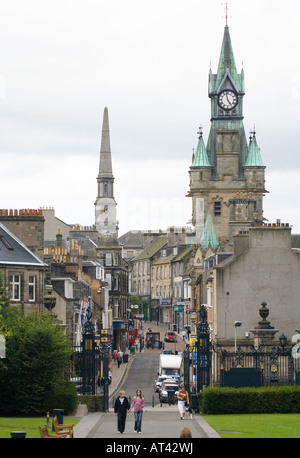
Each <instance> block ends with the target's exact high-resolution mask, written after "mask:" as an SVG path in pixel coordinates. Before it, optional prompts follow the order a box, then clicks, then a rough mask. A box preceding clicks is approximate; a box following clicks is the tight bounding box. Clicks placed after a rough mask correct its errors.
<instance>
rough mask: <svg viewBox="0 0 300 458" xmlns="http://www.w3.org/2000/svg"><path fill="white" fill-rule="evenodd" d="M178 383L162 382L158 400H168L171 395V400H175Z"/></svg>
mask: <svg viewBox="0 0 300 458" xmlns="http://www.w3.org/2000/svg"><path fill="white" fill-rule="evenodd" d="M179 389H180V388H179V385H178V383H174V382H172V381H171V382H166V381H165V382H163V383H162V385H161V388H160V391H159V400H160V402H161V403H162V402H168V400H169V398H170V397H172V399H173V401H174V402H176V401H177V395H178V393H179Z"/></svg>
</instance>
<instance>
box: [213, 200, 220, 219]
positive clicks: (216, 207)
mask: <svg viewBox="0 0 300 458" xmlns="http://www.w3.org/2000/svg"><path fill="white" fill-rule="evenodd" d="M214 214H215V216H221V202H215V203H214Z"/></svg>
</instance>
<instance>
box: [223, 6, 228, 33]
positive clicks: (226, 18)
mask: <svg viewBox="0 0 300 458" xmlns="http://www.w3.org/2000/svg"><path fill="white" fill-rule="evenodd" d="M222 5H224V3H222ZM228 11H229V6H228V2H226V3H225V20H226V24H225V27H228V17H229V16H228Z"/></svg>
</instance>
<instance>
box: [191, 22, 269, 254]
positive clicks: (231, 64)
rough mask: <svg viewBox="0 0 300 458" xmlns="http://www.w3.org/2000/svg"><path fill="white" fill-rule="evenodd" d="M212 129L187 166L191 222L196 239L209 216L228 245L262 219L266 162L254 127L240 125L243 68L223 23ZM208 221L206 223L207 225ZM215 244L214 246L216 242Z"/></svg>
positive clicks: (221, 245)
mask: <svg viewBox="0 0 300 458" xmlns="http://www.w3.org/2000/svg"><path fill="white" fill-rule="evenodd" d="M208 96H209V98H210V100H211V128H210V133H209V137H208V141H207V144H206V146H205V144H204V141H203V135H202V132H201V135H200V138H199V144H198V148H197V152H196V154H195V156H194V157H193V163H192V166H191V167H190V171H189V174H190V190H189V194H188V195H189V196H190V197H192V201H193V204H192V212H193V214H192V222H193V225H194V227H195V233H196V243H200V242H201V241H203V239H205V234H204V232H205V227H206V220H207V218H209V220H210V222H211V224H213V228H214V231H215V234H216V239H217V241H218V249H221V250H226V251H227V250H231V247H232V236H233V235H234V233H236V232H238V231H246V230H247V229H248V228H249V226H250V225H251V224H252V223H253V222H260V221H262V220H263V196H264V193H265V192H266V190H265V167H264V165H263V163H262V160H261V156H260V150H259V147H258V145H257V140H256V133H255V132H252V133H251V136H250V140H249V143H248V141H247V137H246V134H245V129H244V122H243V119H244V114H243V99H244V96H245V89H244V71H243V69H242V70H241V72H240V73H238V72H237V69H236V64H235V59H234V54H233V49H232V44H231V38H230V34H229V27H228V25H227V23H226V26H225V30H224V36H223V42H222V48H221V54H220V59H219V65H218V70H217V73H215V74H214V73H212V71H210V73H209V91H208ZM211 224H210V226H211ZM214 249H216V247H214Z"/></svg>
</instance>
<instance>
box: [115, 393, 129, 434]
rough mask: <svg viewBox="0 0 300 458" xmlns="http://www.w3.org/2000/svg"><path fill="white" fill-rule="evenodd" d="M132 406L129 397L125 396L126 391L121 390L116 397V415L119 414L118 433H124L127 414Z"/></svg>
mask: <svg viewBox="0 0 300 458" xmlns="http://www.w3.org/2000/svg"><path fill="white" fill-rule="evenodd" d="M129 408H130V404H129V401H128V399H127V398H126V396H125V391H124V390H121V391H120V396H119V397H118V398H117V399H116V402H115V407H114V411H115V415H117V416H118V433H121V434H123V433H124V430H125V422H126V416H127V411H128V410H129Z"/></svg>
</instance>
